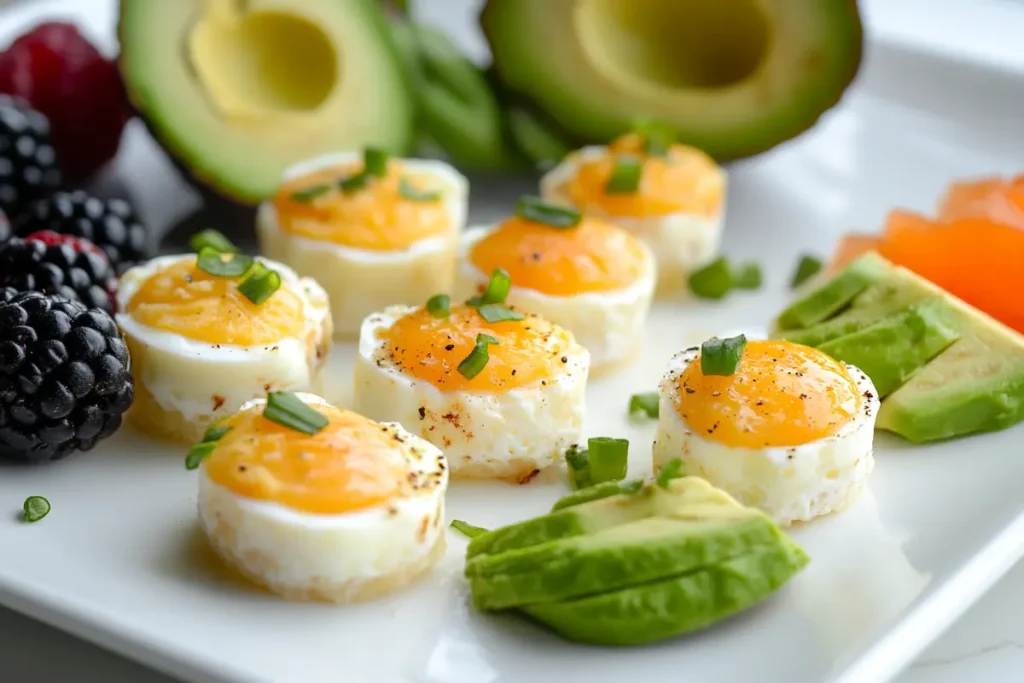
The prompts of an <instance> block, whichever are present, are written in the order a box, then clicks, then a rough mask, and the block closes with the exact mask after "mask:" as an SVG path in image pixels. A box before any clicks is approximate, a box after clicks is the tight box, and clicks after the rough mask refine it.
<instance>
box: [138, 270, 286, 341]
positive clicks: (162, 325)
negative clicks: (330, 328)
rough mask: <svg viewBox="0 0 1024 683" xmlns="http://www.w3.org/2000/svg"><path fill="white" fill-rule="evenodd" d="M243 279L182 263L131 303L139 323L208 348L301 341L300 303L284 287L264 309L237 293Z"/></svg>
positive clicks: (159, 274) (143, 289)
mask: <svg viewBox="0 0 1024 683" xmlns="http://www.w3.org/2000/svg"><path fill="white" fill-rule="evenodd" d="M242 279H243V278H242V277H218V276H215V275H210V274H209V273H206V272H204V271H202V270H199V269H198V268H197V267H196V261H195V260H194V259H186V260H182V261H178V262H177V263H174V264H172V265H170V266H168V267H166V268H164V269H163V270H161V271H159V272H157V273H154V274H153V275H152V276H150V277H149V279H147V280H146V281H145V282H144V283H143V284H142V286H141V287H140V288H139V290H138V291H137V292H135V294H134V296H132V298H131V301H129V302H128V306H127V313H128V314H129V315H131V316H132V318H134V319H135V320H136V321H137V322H139V323H141V324H143V325H148V326H149V327H153V328H156V329H159V330H164V331H167V332H173V333H175V334H179V335H181V336H183V337H187V338H189V339H195V340H196V341H202V342H207V343H209V344H237V345H239V346H258V345H260V344H272V343H274V342H277V341H280V340H281V339H284V338H286V337H297V336H299V335H300V334H301V333H302V329H303V326H304V324H305V317H304V309H303V303H302V300H301V299H300V298H299V297H298V296H297V295H296V294H295V293H294V292H292V291H290V290H288V289H287V287H286V286H285V285H282V286H281V288H280V289H278V290H277V291H276V292H275V293H274V294H273V295H272V296H271V297H270V298H269V299H267V300H266V301H264V302H263V303H262V304H260V305H258V306H257V305H256V304H254V303H253V302H251V301H249V299H247V298H246V297H245V296H244V295H243V294H241V293H240V292H239V291H238V283H239V282H240V281H241V280H242Z"/></svg>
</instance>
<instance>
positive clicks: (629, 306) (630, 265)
mask: <svg viewBox="0 0 1024 683" xmlns="http://www.w3.org/2000/svg"><path fill="white" fill-rule="evenodd" d="M495 268H502V269H504V270H505V271H506V272H507V273H509V275H510V277H511V280H512V288H511V290H510V291H509V294H508V297H507V299H506V301H507V302H508V303H510V304H512V305H513V306H516V307H517V308H519V309H522V310H524V311H530V312H531V313H536V314H538V315H540V316H541V317H543V318H545V319H546V320H550V321H551V322H553V323H556V324H558V325H561V326H562V327H564V328H566V329H568V330H569V331H570V332H572V334H573V336H574V337H575V338H576V341H577V342H579V343H580V344H581V345H582V346H583V347H585V348H586V349H587V350H588V351H589V352H590V374H591V376H592V377H593V376H597V375H599V374H605V373H608V372H611V371H613V370H616V369H619V368H621V367H622V366H624V365H626V364H628V363H629V362H630V361H631V360H633V359H634V358H635V357H636V355H637V354H638V353H639V351H640V349H641V347H642V346H643V341H644V325H645V323H646V321H647V314H648V312H649V311H650V308H651V299H652V298H653V296H654V287H655V281H656V266H655V261H654V256H653V255H652V254H651V251H650V249H649V248H648V247H647V246H646V245H645V244H644V243H643V242H641V241H640V240H638V239H636V238H635V237H633V236H632V235H631V234H629V233H628V232H627V231H625V230H623V229H621V228H618V227H616V226H614V225H612V224H610V223H606V222H604V221H601V220H598V219H595V218H589V217H584V218H582V219H581V220H580V222H579V224H578V225H577V226H576V227H574V228H568V229H566V228H555V227H550V226H547V225H544V224H542V223H536V222H532V221H527V220H524V219H522V218H519V217H516V216H513V217H511V218H509V219H507V220H505V221H503V222H502V223H499V224H497V225H494V226H491V227H475V228H471V229H470V230H467V231H466V233H465V234H464V235H463V237H462V242H461V246H460V257H459V270H458V274H457V275H456V284H455V290H454V291H455V293H456V294H457V295H458V297H459V298H466V297H470V296H473V295H476V294H479V293H481V292H483V291H484V289H485V288H486V286H487V284H488V282H489V280H490V277H491V274H492V273H493V272H494V269H495Z"/></svg>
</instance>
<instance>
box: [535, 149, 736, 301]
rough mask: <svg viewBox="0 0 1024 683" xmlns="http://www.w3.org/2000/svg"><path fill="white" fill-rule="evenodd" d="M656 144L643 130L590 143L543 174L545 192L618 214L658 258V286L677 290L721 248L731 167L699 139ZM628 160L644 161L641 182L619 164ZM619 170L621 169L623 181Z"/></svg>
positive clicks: (612, 217)
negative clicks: (657, 148)
mask: <svg viewBox="0 0 1024 683" xmlns="http://www.w3.org/2000/svg"><path fill="white" fill-rule="evenodd" d="M649 151H651V150H650V147H649V146H648V145H647V143H646V139H645V137H644V136H642V135H640V134H638V133H630V134H628V135H624V136H622V137H620V138H619V139H617V140H615V141H614V142H612V143H611V144H610V145H608V146H607V147H605V146H589V147H584V148H583V149H581V150H578V151H576V152H573V153H572V154H569V155H568V156H566V157H565V159H563V160H562V161H561V162H560V163H559V164H558V165H557V166H556V167H555V168H553V169H551V170H550V171H549V172H548V173H546V174H545V175H544V177H543V178H541V183H540V187H541V195H542V197H543V198H544V200H545V201H549V202H552V203H557V204H568V205H570V206H575V207H576V208H578V209H580V210H581V211H584V212H585V213H588V214H591V215H594V216H597V217H600V218H604V219H606V220H609V221H612V222H614V223H615V224H616V225H618V226H620V227H622V228H625V229H627V230H629V231H630V232H632V233H633V234H634V235H636V236H637V237H639V238H640V239H642V240H643V241H644V242H646V243H647V244H648V246H650V248H651V251H652V252H653V253H654V255H655V258H656V259H657V263H658V290H659V291H660V292H674V291H678V290H680V289H684V288H685V286H686V278H687V276H688V275H689V273H690V272H692V271H693V270H695V269H697V268H700V267H701V266H704V265H706V264H707V263H708V262H709V261H711V260H712V259H713V258H714V257H715V254H716V253H717V252H718V247H719V242H720V240H721V233H722V224H723V222H724V220H725V192H726V175H725V171H724V170H723V169H722V168H721V167H719V166H718V165H717V164H716V163H715V162H714V161H713V160H712V159H711V158H710V157H709V156H707V155H706V154H704V153H703V152H701V151H700V150H698V149H694V148H692V147H687V146H685V145H677V144H673V145H669V146H668V147H667V149H664V150H661V152H663V153H649ZM626 163H630V164H634V165H635V164H639V182H638V184H635V187H631V184H630V182H629V178H628V176H629V175H630V174H629V173H628V172H624V171H621V170H620V168H619V167H622V166H624V164H626ZM620 173H621V175H620ZM613 176H619V177H618V179H617V180H616V181H615V182H618V183H621V184H619V185H618V187H616V184H615V182H612V181H613ZM623 179H624V182H623Z"/></svg>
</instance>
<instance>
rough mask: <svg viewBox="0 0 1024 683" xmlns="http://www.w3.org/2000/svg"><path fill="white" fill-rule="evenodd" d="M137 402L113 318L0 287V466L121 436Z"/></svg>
mask: <svg viewBox="0 0 1024 683" xmlns="http://www.w3.org/2000/svg"><path fill="white" fill-rule="evenodd" d="M133 397H134V385H133V383H132V377H131V373H130V372H129V371H128V348H127V347H126V346H125V343H124V340H123V339H122V338H121V334H120V332H118V329H117V326H116V325H115V324H114V320H113V318H111V317H110V315H108V314H107V313H104V312H103V311H101V310H99V309H96V308H86V307H85V306H83V305H82V304H81V303H79V302H77V301H69V300H68V299H65V298H63V297H60V296H54V295H50V294H41V293H39V292H18V293H15V292H13V291H12V290H11V289H10V288H3V289H0V461H5V460H6V461H14V462H29V463H42V462H47V461H50V460H60V459H61V458H64V457H66V456H68V455H70V454H71V453H73V452H74V451H87V450H89V449H91V448H92V447H93V446H95V445H96V443H97V442H98V441H100V440H102V439H105V438H107V437H108V436H110V435H111V434H113V433H114V432H115V431H117V429H118V427H120V426H121V416H122V415H123V413H124V412H125V411H126V410H127V409H128V407H129V406H130V405H131V403H132V399H133Z"/></svg>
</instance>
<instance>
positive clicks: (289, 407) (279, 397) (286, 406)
mask: <svg viewBox="0 0 1024 683" xmlns="http://www.w3.org/2000/svg"><path fill="white" fill-rule="evenodd" d="M263 417H265V418H266V419H268V420H270V421H271V422H276V423H277V424H279V425H281V426H282V427H288V428H289V429H294V430H295V431H297V432H302V433H303V434H308V435H310V436H312V435H313V434H316V433H317V432H319V431H320V430H321V429H323V428H324V427H326V426H327V423H328V422H329V420H328V419H327V417H326V416H324V415H323V413H320V412H317V411H316V410H314V409H313V408H311V407H310V406H308V405H306V404H305V403H304V402H303V401H302V399H301V398H299V397H298V396H296V395H295V394H292V393H288V392H280V391H274V392H271V393H269V394H267V404H266V405H265V406H263Z"/></svg>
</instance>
